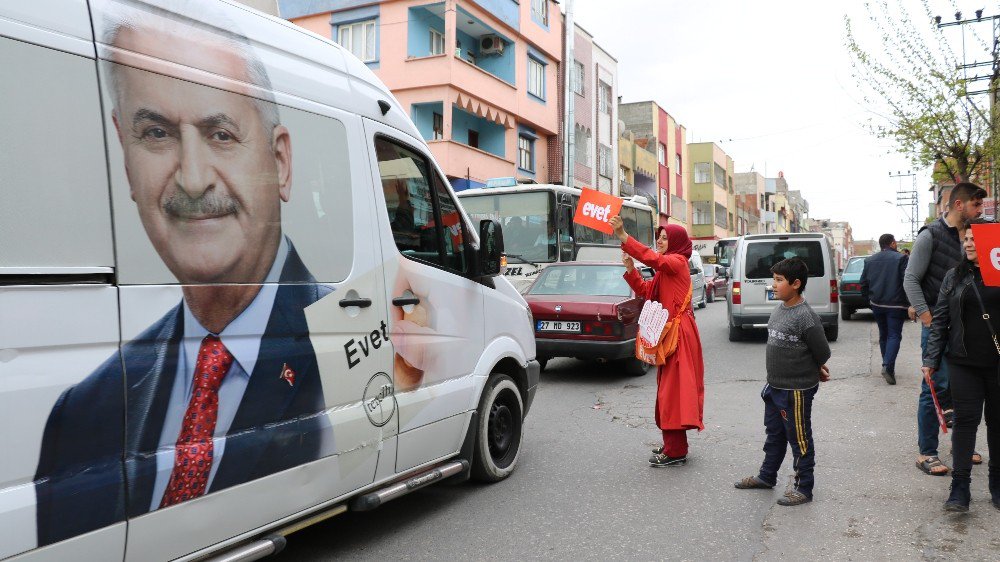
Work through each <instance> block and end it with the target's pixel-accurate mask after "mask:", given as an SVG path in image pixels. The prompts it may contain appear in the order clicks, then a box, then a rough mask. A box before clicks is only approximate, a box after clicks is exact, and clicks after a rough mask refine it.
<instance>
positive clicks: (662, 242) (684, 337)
mask: <svg viewBox="0 0 1000 562" xmlns="http://www.w3.org/2000/svg"><path fill="white" fill-rule="evenodd" d="M610 222H611V226H612V227H613V228H614V233H615V236H617V237H618V239H619V240H621V242H622V250H624V251H625V254H626V255H624V256H622V262H623V263H624V264H625V270H626V271H625V281H627V282H628V284H629V286H631V287H632V290H633V291H635V293H636V294H637V295H639V296H640V297H641V298H644V299H647V300H653V301H657V302H659V303H660V304H661V305H662V306H663V307H664V308H666V309H667V310H668V311H669V313H670V318H680V325H679V327H678V329H679V331H680V333H679V335H678V340H677V350H676V351H675V352H674V353H673V354H671V355H670V356H669V357H667V360H666V362H665V363H664V364H663V365H661V366H660V367H659V368H658V369H657V371H656V407H655V410H654V417H655V419H656V425H657V426H658V427H659V428H660V430H661V431H662V432H663V446H662V447H658V448H656V449H654V450H653V456H652V457H650V459H649V464H650V466H680V465H683V464H684V463H685V462H687V454H688V442H687V431H688V430H689V429H697V430H698V431H701V430H702V429H705V426H704V424H703V423H702V417H703V413H704V409H705V408H704V407H705V363H704V361H703V359H702V355H701V337H700V336H699V335H698V326H697V325H696V324H695V322H694V313H693V312H692V311H691V271H690V267H689V266H688V258H690V257H691V239H690V238H688V235H687V232H686V231H685V230H684V228H683V227H681V226H678V225H676V224H668V225H666V226H660V227H659V228H657V229H656V250H655V251H654V250H652V249H651V248H648V247H646V246H644V245H643V244H642V243H641V242H639V241H638V240H636V239H635V238H632V237H631V236H629V235H628V233H626V232H625V228H624V226H623V223H622V219H621V217H613V218H612V219H611V221H610ZM633 258H634V259H635V260H638V261H640V262H642V263H644V264H646V265H647V266H649V267H652V268H653V270H654V271H655V273H654V275H653V278H652V279H651V280H649V281H646V280H643V278H642V276H641V275H640V274H639V271H638V270H636V269H635V262H634V261H633Z"/></svg>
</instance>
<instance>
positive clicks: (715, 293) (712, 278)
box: [705, 263, 729, 302]
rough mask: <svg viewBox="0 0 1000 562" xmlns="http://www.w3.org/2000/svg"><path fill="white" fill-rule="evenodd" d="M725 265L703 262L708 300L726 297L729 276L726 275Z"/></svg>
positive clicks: (713, 300)
mask: <svg viewBox="0 0 1000 562" xmlns="http://www.w3.org/2000/svg"><path fill="white" fill-rule="evenodd" d="M726 271H727V270H726V267H724V266H721V265H718V264H714V263H706V264H705V287H706V291H707V293H708V302H715V300H716V299H723V300H725V299H726V296H727V295H728V294H729V289H728V287H729V277H728V276H727V275H726Z"/></svg>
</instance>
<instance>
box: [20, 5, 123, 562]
mask: <svg viewBox="0 0 1000 562" xmlns="http://www.w3.org/2000/svg"><path fill="white" fill-rule="evenodd" d="M92 41H93V39H92V32H91V26H90V17H89V14H88V12H87V3H86V2H84V1H71V2H67V1H61V2H54V1H39V2H30V3H20V2H19V3H13V2H8V3H3V4H2V5H0V68H2V69H3V70H2V78H0V101H2V103H0V123H3V126H2V127H0V147H2V149H0V559H7V558H8V557H10V556H14V555H17V554H19V553H23V552H26V551H30V550H32V549H34V548H35V547H48V548H47V549H46V550H45V551H44V552H45V553H46V554H47V556H48V557H49V559H50V560H71V559H80V558H82V557H86V556H88V555H90V556H91V557H92V558H95V559H96V558H103V559H106V560H115V559H119V560H120V559H121V558H122V556H123V553H124V549H125V527H126V524H125V514H124V510H123V509H122V508H121V506H122V503H123V499H124V492H125V487H124V480H123V478H122V458H123V450H122V443H123V439H124V427H123V425H122V423H121V422H122V414H123V411H124V390H123V384H122V383H123V374H122V365H121V362H120V361H119V360H118V355H117V350H118V340H119V326H118V291H117V289H116V287H115V286H114V277H115V276H114V271H115V270H114V265H115V263H114V251H113V247H112V233H111V203H110V200H109V196H108V177H107V162H106V159H105V151H104V131H103V129H102V123H101V103H100V96H99V90H98V81H97V69H96V65H95V61H94V46H93V42H92ZM56 131H58V132H56ZM97 371H100V372H101V373H102V376H101V377H95V376H94V375H92V374H91V373H94V372H97ZM37 554H39V555H40V556H45V555H43V554H41V553H37Z"/></svg>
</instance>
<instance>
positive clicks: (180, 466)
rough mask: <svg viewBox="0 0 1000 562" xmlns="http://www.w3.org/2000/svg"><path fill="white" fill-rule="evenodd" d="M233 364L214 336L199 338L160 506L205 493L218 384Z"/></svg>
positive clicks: (216, 406)
mask: <svg viewBox="0 0 1000 562" xmlns="http://www.w3.org/2000/svg"><path fill="white" fill-rule="evenodd" d="M232 364H233V356H232V354H230V353H229V351H228V350H227V349H226V346H224V345H222V342H221V341H219V338H218V337H217V336H213V335H211V334H210V335H207V336H205V339H203V340H201V348H200V349H199V350H198V361H197V363H196V364H195V368H194V388H193V389H192V390H191V402H189V403H188V407H187V411H186V412H185V413H184V423H183V425H181V433H180V435H179V436H178V437H177V445H176V446H175V448H174V470H173V472H171V473H170V481H169V482H168V483H167V490H166V492H164V493H163V501H161V502H160V507H167V506H170V505H174V504H178V503H181V502H183V501H187V500H189V499H191V498H197V497H198V496H201V495H202V494H204V493H205V488H206V486H207V485H208V475H209V473H210V472H211V471H212V452H213V450H214V449H215V444H214V443H213V442H212V437H213V436H214V434H215V421H216V420H217V419H218V417H219V387H220V386H221V385H222V379H223V377H225V376H226V373H227V372H228V371H229V367H230V366H231V365H232Z"/></svg>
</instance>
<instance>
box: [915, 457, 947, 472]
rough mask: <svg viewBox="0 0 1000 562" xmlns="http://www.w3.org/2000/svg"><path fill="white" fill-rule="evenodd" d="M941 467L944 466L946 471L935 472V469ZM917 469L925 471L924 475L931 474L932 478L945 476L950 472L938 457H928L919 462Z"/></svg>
mask: <svg viewBox="0 0 1000 562" xmlns="http://www.w3.org/2000/svg"><path fill="white" fill-rule="evenodd" d="M939 466H943V467H944V468H945V469H944V470H942V471H937V472H935V471H934V469H935V468H937V467H939ZM917 468H919V469H920V470H922V471H924V474H929V475H931V476H945V475H947V474H948V471H949V470H950V469H949V468H948V467H947V466H945V464H944V463H943V462H941V459H939V458H937V457H927V458H926V459H924V460H922V461H917Z"/></svg>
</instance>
